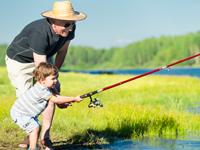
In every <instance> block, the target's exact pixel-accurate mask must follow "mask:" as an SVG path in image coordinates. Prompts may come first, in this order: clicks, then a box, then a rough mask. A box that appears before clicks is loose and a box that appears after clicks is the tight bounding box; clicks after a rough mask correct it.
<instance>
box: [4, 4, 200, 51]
mask: <svg viewBox="0 0 200 150" xmlns="http://www.w3.org/2000/svg"><path fill="white" fill-rule="evenodd" d="M53 2H54V0H14V1H5V0H4V1H2V2H1V13H0V17H1V28H0V43H7V44H9V43H10V42H11V41H12V39H13V38H14V37H15V36H16V35H17V34H18V33H19V32H20V31H21V30H22V28H23V27H24V26H25V25H26V24H27V23H29V22H32V21H34V20H36V19H40V18H42V17H41V16H40V13H41V12H43V11H46V10H50V9H51V8H52V4H53ZM72 3H73V6H74V9H75V10H77V11H82V12H85V13H86V14H87V16H88V18H87V20H85V21H81V22H78V23H77V31H76V38H75V39H74V40H73V41H72V43H71V44H72V45H84V46H92V47H95V48H110V47H116V46H124V45H127V44H129V43H131V42H136V41H140V40H143V39H145V38H149V37H160V36H162V35H183V34H187V33H190V32H197V31H200V0H123V1H118V0H72Z"/></svg>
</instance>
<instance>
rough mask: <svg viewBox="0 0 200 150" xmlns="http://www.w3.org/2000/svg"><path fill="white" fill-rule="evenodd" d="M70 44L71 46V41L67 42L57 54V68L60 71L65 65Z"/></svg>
mask: <svg viewBox="0 0 200 150" xmlns="http://www.w3.org/2000/svg"><path fill="white" fill-rule="evenodd" d="M69 44H70V41H67V42H66V43H65V44H64V45H63V46H62V47H61V49H60V50H59V51H58V52H57V54H56V59H55V66H56V67H58V69H60V68H61V66H62V64H63V63H64V60H65V56H66V55H67V51H68V47H69Z"/></svg>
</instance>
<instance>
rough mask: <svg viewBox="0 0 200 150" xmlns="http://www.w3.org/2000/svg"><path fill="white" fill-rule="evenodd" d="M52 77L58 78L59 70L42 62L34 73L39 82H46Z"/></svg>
mask: <svg viewBox="0 0 200 150" xmlns="http://www.w3.org/2000/svg"><path fill="white" fill-rule="evenodd" d="M50 75H54V76H57V75H58V68H57V67H56V66H54V65H52V64H49V63H46V62H41V63H40V64H39V65H38V66H37V67H36V68H35V70H34V71H33V76H34V77H35V80H37V81H41V80H44V79H45V78H46V77H48V76H50Z"/></svg>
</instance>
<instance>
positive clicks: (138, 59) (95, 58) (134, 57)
mask: <svg viewBox="0 0 200 150" xmlns="http://www.w3.org/2000/svg"><path fill="white" fill-rule="evenodd" d="M199 48H200V32H197V33H190V34H186V35H181V36H162V37H160V38H148V39H145V40H143V41H139V42H136V43H131V44H129V45H127V46H124V47H113V48H109V49H95V48H92V47H84V46H71V47H70V49H69V52H68V56H67V57H66V60H65V63H64V67H63V68H64V69H133V68H153V67H158V66H163V65H166V64H169V63H171V62H173V61H176V60H179V59H182V58H185V57H187V56H190V55H194V54H196V53H198V52H199ZM5 49H6V45H1V46H0V53H1V60H0V65H4V59H3V58H4V56H5ZM198 65H200V58H197V59H193V60H191V61H187V62H184V63H182V64H180V65H179V66H198Z"/></svg>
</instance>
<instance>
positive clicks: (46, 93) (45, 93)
mask: <svg viewBox="0 0 200 150" xmlns="http://www.w3.org/2000/svg"><path fill="white" fill-rule="evenodd" d="M52 95H53V94H52V92H51V91H50V90H49V89H48V88H46V89H44V91H43V92H42V96H41V98H42V99H44V100H47V101H48V100H49V99H50V98H51V97H52Z"/></svg>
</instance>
